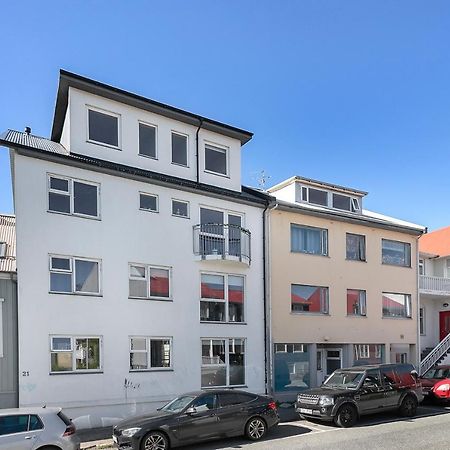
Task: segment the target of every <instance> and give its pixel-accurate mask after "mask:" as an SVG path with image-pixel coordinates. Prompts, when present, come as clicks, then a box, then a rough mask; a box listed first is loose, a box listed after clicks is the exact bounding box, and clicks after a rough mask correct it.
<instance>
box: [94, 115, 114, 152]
mask: <svg viewBox="0 0 450 450" xmlns="http://www.w3.org/2000/svg"><path fill="white" fill-rule="evenodd" d="M88 140H89V142H93V143H96V144H102V145H107V146H110V147H115V148H119V116H118V115H117V114H113V113H107V112H104V111H98V110H95V109H92V108H88Z"/></svg>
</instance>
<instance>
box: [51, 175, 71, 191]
mask: <svg viewBox="0 0 450 450" xmlns="http://www.w3.org/2000/svg"><path fill="white" fill-rule="evenodd" d="M50 189H56V190H57V191H62V192H69V180H64V179H62V178H56V177H50Z"/></svg>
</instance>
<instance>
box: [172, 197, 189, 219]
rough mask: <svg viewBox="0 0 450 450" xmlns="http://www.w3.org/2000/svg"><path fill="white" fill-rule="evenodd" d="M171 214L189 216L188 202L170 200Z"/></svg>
mask: <svg viewBox="0 0 450 450" xmlns="http://www.w3.org/2000/svg"><path fill="white" fill-rule="evenodd" d="M172 216H175V217H184V218H186V219H188V218H189V202H183V201H182V200H172Z"/></svg>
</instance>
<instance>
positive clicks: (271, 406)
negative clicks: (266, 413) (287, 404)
mask: <svg viewBox="0 0 450 450" xmlns="http://www.w3.org/2000/svg"><path fill="white" fill-rule="evenodd" d="M267 407H268V408H269V409H272V410H273V411H276V410H277V404H276V403H275V402H270V403H269V404H268V405H267Z"/></svg>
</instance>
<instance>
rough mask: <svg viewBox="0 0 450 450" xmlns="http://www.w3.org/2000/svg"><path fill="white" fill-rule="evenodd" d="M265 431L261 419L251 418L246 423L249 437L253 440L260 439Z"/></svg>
mask: <svg viewBox="0 0 450 450" xmlns="http://www.w3.org/2000/svg"><path fill="white" fill-rule="evenodd" d="M265 432H266V425H265V423H264V422H263V421H262V420H261V419H253V420H252V421H251V422H250V423H249V424H248V434H249V437H250V438H252V439H254V440H255V441H256V440H258V439H261V438H262V437H263V436H264V433H265Z"/></svg>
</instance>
